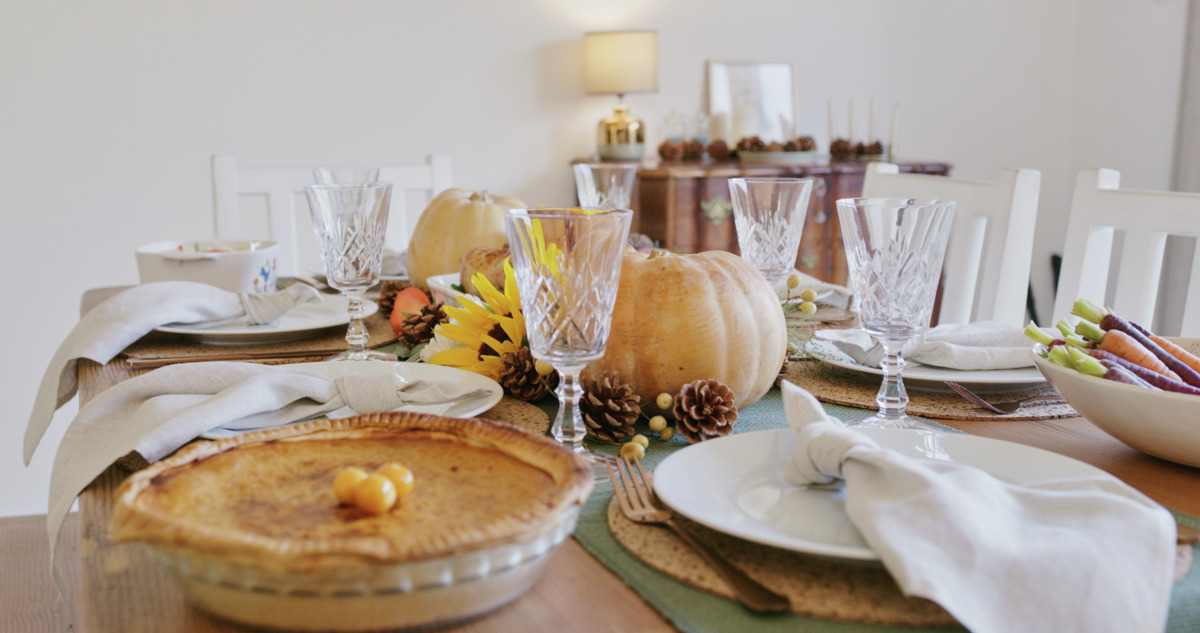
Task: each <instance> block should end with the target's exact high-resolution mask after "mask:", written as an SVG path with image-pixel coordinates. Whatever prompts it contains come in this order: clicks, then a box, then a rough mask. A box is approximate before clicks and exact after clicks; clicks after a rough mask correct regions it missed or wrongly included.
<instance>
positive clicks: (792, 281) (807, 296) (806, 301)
mask: <svg viewBox="0 0 1200 633" xmlns="http://www.w3.org/2000/svg"><path fill="white" fill-rule="evenodd" d="M799 285H800V275H795V274H793V275H792V276H791V277H788V280H787V287H788V297H789V298H791V294H792V293H791V291H792V290H795V289H796V287H797V286H799ZM816 299H817V292H816V291H815V290H813V289H812V288H806V289H805V290H803V291H802V292H801V293H800V314H815V313H816V311H817V304H816Z"/></svg>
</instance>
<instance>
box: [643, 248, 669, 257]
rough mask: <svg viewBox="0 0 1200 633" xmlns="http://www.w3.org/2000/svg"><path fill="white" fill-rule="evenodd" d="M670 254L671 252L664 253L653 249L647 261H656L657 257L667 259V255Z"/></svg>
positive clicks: (658, 249) (659, 249)
mask: <svg viewBox="0 0 1200 633" xmlns="http://www.w3.org/2000/svg"><path fill="white" fill-rule="evenodd" d="M670 254H671V253H670V252H669V251H664V250H662V249H661V248H653V249H650V254H649V255H647V256H646V259H654V258H656V257H666V256H667V255H670Z"/></svg>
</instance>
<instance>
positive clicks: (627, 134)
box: [596, 104, 646, 161]
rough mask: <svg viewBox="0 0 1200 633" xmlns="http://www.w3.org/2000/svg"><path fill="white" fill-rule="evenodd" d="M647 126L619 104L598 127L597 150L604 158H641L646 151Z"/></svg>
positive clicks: (627, 108) (626, 107) (624, 106)
mask: <svg viewBox="0 0 1200 633" xmlns="http://www.w3.org/2000/svg"><path fill="white" fill-rule="evenodd" d="M645 133H646V128H645V126H644V125H643V124H642V120H641V119H639V118H637V117H635V116H633V115H632V114H629V107H628V106H626V105H624V104H618V105H617V107H616V108H615V109H614V110H613V113H612V114H611V115H609V116H606V117H604V118H603V119H601V120H600V125H598V126H597V127H596V152H597V153H598V154H599V155H600V158H602V159H604V160H626V161H628V160H641V159H642V155H643V154H644V153H645Z"/></svg>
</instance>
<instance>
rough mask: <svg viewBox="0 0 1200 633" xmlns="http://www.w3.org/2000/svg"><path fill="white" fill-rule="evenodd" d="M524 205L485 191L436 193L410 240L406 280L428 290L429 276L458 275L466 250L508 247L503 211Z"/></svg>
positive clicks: (513, 199) (453, 190)
mask: <svg viewBox="0 0 1200 633" xmlns="http://www.w3.org/2000/svg"><path fill="white" fill-rule="evenodd" d="M524 206H525V203H524V202H521V201H520V200H518V199H517V198H513V197H511V196H496V195H492V194H489V193H488V192H486V191H472V190H470V189H447V190H445V191H443V192H442V193H440V194H438V196H437V197H436V198H434V199H433V201H432V202H430V203H429V206H428V207H426V208H425V210H424V211H423V212H422V213H421V219H419V220H418V221H417V228H416V229H415V230H413V234H412V239H411V240H410V241H409V244H408V258H407V260H406V265H407V267H408V277H409V280H410V281H411V282H412V284H413V285H416V286H420V287H422V288H428V287H429V286H428V284H427V283H426V280H427V279H428V278H429V277H432V276H434V275H444V274H446V273H456V272H459V268H460V267H461V266H462V258H463V255H466V254H467V251H469V250H471V249H473V248H475V247H477V246H486V247H489V248H497V249H498V248H503V247H504V245H506V244H508V234H507V233H506V232H505V230H504V212H505V211H506V210H508V209H514V208H522V207H524Z"/></svg>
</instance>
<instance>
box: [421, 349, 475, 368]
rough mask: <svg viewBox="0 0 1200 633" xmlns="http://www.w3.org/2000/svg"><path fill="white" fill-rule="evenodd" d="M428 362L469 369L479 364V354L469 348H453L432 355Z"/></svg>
mask: <svg viewBox="0 0 1200 633" xmlns="http://www.w3.org/2000/svg"><path fill="white" fill-rule="evenodd" d="M429 362H430V364H433V365H446V366H449V367H470V366H471V365H474V364H475V363H478V362H479V353H478V352H476V351H475V349H474V348H470V347H453V348H450V349H447V350H442V351H440V352H438V353H437V354H434V355H433V358H430V359H429Z"/></svg>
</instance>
